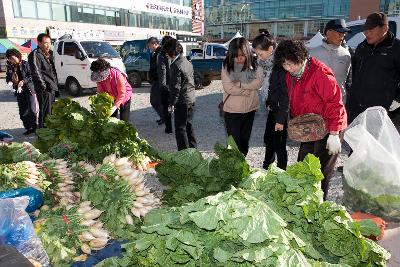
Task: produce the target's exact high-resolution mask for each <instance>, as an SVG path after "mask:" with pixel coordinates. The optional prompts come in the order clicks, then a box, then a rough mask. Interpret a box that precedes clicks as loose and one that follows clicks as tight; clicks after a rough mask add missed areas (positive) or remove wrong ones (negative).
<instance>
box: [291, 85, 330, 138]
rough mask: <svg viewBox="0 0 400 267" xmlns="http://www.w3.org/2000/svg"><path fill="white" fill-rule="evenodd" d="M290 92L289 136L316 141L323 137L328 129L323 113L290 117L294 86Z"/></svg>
mask: <svg viewBox="0 0 400 267" xmlns="http://www.w3.org/2000/svg"><path fill="white" fill-rule="evenodd" d="M291 87H292V88H291V91H290V94H289V112H288V117H289V118H288V128H287V131H288V136H289V138H290V139H291V140H293V141H298V142H302V143H303V142H314V141H318V140H321V139H323V138H324V137H325V136H326V134H327V133H328V131H327V130H326V127H325V121H324V119H323V118H322V116H321V115H318V114H314V113H306V114H302V115H299V116H297V117H294V118H293V119H290V103H291V95H292V92H293V79H292V86H291Z"/></svg>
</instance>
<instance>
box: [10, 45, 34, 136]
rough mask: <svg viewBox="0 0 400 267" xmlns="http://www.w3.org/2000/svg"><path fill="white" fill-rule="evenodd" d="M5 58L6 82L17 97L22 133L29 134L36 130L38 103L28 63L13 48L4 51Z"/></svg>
mask: <svg viewBox="0 0 400 267" xmlns="http://www.w3.org/2000/svg"><path fill="white" fill-rule="evenodd" d="M6 58H7V75H6V82H7V83H9V84H10V85H11V86H12V89H13V92H14V94H15V96H16V97H17V102H18V108H19V117H20V119H21V121H22V124H23V125H24V128H25V130H26V131H25V132H24V133H23V135H29V134H32V133H34V132H35V131H36V129H37V128H38V123H39V103H38V101H37V98H36V92H35V88H34V85H33V81H32V75H31V72H30V69H29V64H28V62H27V61H25V60H23V59H22V55H21V53H20V52H19V51H18V50H17V49H14V48H11V49H8V50H7V51H6Z"/></svg>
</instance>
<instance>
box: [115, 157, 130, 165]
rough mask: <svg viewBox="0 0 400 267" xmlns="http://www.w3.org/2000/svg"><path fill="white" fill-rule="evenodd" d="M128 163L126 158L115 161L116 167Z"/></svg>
mask: <svg viewBox="0 0 400 267" xmlns="http://www.w3.org/2000/svg"><path fill="white" fill-rule="evenodd" d="M126 163H128V158H126V157H124V158H119V159H117V160H115V162H114V165H115V166H117V167H118V166H121V165H124V164H126Z"/></svg>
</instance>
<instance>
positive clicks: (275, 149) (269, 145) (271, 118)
mask: <svg viewBox="0 0 400 267" xmlns="http://www.w3.org/2000/svg"><path fill="white" fill-rule="evenodd" d="M275 123H276V121H275V114H274V113H273V112H272V111H269V112H268V118H267V123H266V125H265V132H264V143H265V158H264V162H263V168H264V169H267V168H268V166H269V165H270V164H272V163H273V162H275V158H277V159H278V162H277V166H278V167H279V168H281V169H283V170H286V166H287V161H288V155H287V150H286V140H287V124H285V125H284V126H283V131H275Z"/></svg>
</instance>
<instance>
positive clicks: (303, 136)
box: [288, 113, 328, 142]
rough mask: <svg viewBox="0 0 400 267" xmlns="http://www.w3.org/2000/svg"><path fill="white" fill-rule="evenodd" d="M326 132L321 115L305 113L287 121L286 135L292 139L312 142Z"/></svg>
mask: <svg viewBox="0 0 400 267" xmlns="http://www.w3.org/2000/svg"><path fill="white" fill-rule="evenodd" d="M327 133H328V131H327V130H326V127H325V121H324V119H323V118H322V116H321V115H318V114H314V113H306V114H303V115H300V116H297V117H294V118H293V119H290V120H289V121H288V136H289V138H290V139H291V140H293V141H298V142H313V141H318V140H321V139H323V138H324V137H325V135H326V134H327Z"/></svg>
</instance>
